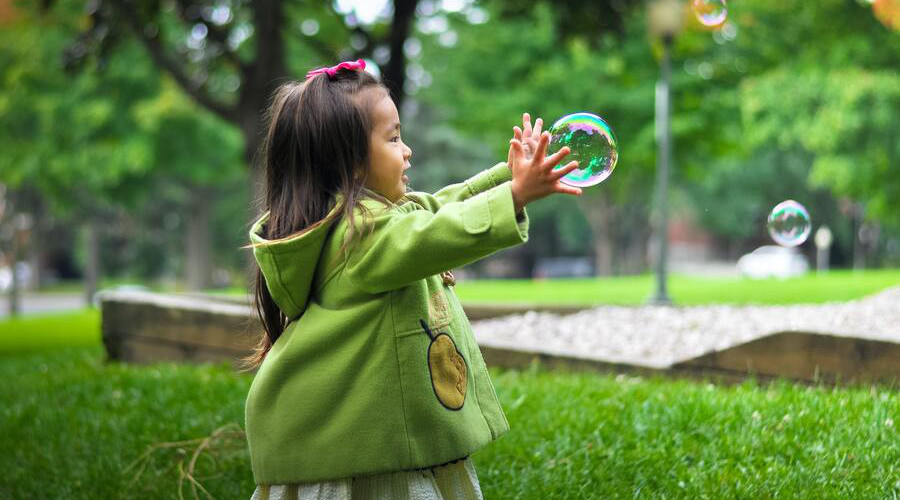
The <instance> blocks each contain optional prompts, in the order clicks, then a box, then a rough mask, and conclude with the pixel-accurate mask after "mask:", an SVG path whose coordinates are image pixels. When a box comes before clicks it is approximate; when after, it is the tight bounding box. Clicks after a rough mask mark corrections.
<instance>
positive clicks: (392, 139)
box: [391, 135, 400, 142]
mask: <svg viewBox="0 0 900 500" xmlns="http://www.w3.org/2000/svg"><path fill="white" fill-rule="evenodd" d="M399 140H400V136H399V135H395V136H394V137H391V142H397V141H399Z"/></svg>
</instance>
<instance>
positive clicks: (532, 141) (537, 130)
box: [507, 113, 544, 163]
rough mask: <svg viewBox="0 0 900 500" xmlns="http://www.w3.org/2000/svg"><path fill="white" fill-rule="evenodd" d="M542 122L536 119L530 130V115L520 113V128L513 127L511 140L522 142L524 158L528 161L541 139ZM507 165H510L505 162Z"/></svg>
mask: <svg viewBox="0 0 900 500" xmlns="http://www.w3.org/2000/svg"><path fill="white" fill-rule="evenodd" d="M543 125H544V120H542V119H540V118H538V119H537V120H535V121H534V128H531V115H529V114H528V113H522V128H519V127H513V138H514V139H518V140H520V141H522V145H524V146H525V158H526V159H528V160H530V159H531V158H533V157H534V152H535V151H536V150H537V145H538V141H540V139H541V127H542V126H543ZM507 163H510V162H509V161H507Z"/></svg>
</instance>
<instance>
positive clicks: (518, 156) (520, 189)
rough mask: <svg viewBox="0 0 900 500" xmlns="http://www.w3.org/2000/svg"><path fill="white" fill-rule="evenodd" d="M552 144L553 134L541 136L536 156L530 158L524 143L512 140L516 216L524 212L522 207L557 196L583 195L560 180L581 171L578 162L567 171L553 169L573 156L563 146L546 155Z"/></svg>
mask: <svg viewBox="0 0 900 500" xmlns="http://www.w3.org/2000/svg"><path fill="white" fill-rule="evenodd" d="M532 134H533V133H532ZM527 140H528V139H527V138H526V141H527ZM549 143H550V133H549V132H543V133H541V134H539V137H538V140H537V144H536V146H535V150H534V154H533V155H532V156H531V157H530V158H529V157H528V153H527V151H526V145H525V144H523V141H521V140H519V139H515V138H514V139H511V140H510V141H509V168H510V170H512V195H513V204H514V205H515V207H516V213H519V212H521V211H522V208H523V207H525V205H527V204H529V203H531V202H532V201H535V200H539V199H541V198H544V197H547V196H549V195H551V194H553V193H564V194H572V195H576V196H578V195H580V194H581V189H579V188H576V187H571V186H567V185H565V184H563V183H562V182H560V181H559V179H561V178H562V177H563V176H565V175H566V174H568V173H569V172H571V171H572V170H575V169H576V168H578V162H577V161H570V162H569V163H568V164H566V166H564V167H563V168H561V169H559V170H555V171H554V170H553V168H554V167H556V166H557V165H558V164H559V162H561V161H562V159H563V158H565V156H566V155H568V154H569V153H570V149H569V148H568V147H563V148H562V149H560V150H559V151H557V152H556V153H554V154H552V155H550V156H545V155H546V154H547V144H549Z"/></svg>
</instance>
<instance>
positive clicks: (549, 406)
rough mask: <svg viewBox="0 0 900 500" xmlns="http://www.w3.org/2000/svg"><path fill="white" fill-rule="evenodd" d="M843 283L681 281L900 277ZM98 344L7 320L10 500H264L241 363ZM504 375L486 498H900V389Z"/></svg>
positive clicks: (756, 288)
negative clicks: (112, 353) (138, 360)
mask: <svg viewBox="0 0 900 500" xmlns="http://www.w3.org/2000/svg"><path fill="white" fill-rule="evenodd" d="M834 276H835V278H834V279H832V278H831V277H830V276H829V277H827V278H821V279H820V278H814V277H809V278H803V279H801V280H791V281H788V282H784V283H777V282H772V283H767V282H750V283H747V282H743V283H738V284H736V285H734V287H733V289H731V291H730V292H729V291H728V290H729V289H728V286H727V285H726V284H725V281H723V280H718V281H716V282H715V283H716V284H715V285H714V286H713V288H715V289H717V290H718V292H717V293H716V294H714V295H713V294H710V293H709V292H705V291H704V287H702V286H697V283H698V280H697V279H696V278H692V279H691V280H690V281H685V282H682V283H681V285H679V280H680V278H676V279H673V283H672V284H673V286H672V292H673V294H674V295H676V297H679V295H678V293H679V290H680V292H681V293H682V294H684V295H682V296H681V298H682V299H683V300H687V297H688V294H687V292H688V291H691V290H693V293H694V295H693V297H694V300H697V301H700V302H701V303H702V301H703V300H705V301H706V302H705V303H709V302H719V301H723V302H727V301H728V300H726V299H728V298H729V297H731V298H732V300H737V299H735V298H734V297H744V299H743V300H750V301H752V300H751V299H754V298H756V299H759V298H762V299H769V300H772V301H773V302H775V297H773V296H771V295H768V293H772V294H776V293H781V295H778V300H780V301H785V302H793V301H795V300H793V299H795V298H796V297H795V295H803V296H804V298H806V299H817V300H819V301H821V300H834V299H836V298H855V297H857V296H862V295H865V294H867V293H871V292H874V291H877V290H878V289H881V288H884V287H887V286H891V285H895V284H897V280H898V277H900V273H898V272H896V271H891V272H887V271H885V272H875V273H873V272H866V273H865V274H863V275H861V276H859V275H853V274H851V273H844V274H835V275H834ZM641 280H643V281H641ZM576 283H578V282H569V283H567V284H563V283H559V282H544V283H533V284H532V283H521V282H519V283H516V282H492V283H478V282H465V283H464V284H462V283H461V284H460V287H459V288H460V290H459V292H460V295H462V296H463V297H464V299H465V298H466V295H465V294H469V293H471V294H472V295H470V296H469V300H478V299H477V293H476V292H478V293H484V294H486V297H488V298H490V297H491V296H492V294H501V293H506V294H508V295H516V294H520V295H516V296H517V297H521V298H528V297H530V296H529V295H528V294H527V293H523V292H522V291H521V290H527V289H529V287H531V290H538V289H539V290H541V294H542V295H541V297H542V300H547V301H549V300H548V299H547V298H548V297H549V298H551V299H552V298H559V297H554V296H553V295H554V294H566V293H572V292H573V290H574V289H575V288H576V287H577V286H579V285H577V284H576ZM600 283H602V284H603V286H601V285H600V284H598V283H591V282H584V283H582V285H580V286H584V287H586V288H585V289H593V290H601V289H605V287H608V286H611V284H613V283H615V284H618V285H621V286H619V288H618V289H619V293H618V294H615V295H608V296H604V297H606V299H605V300H609V301H610V302H621V301H626V302H627V301H629V300H631V301H637V302H640V301H639V300H638V299H637V297H638V296H639V295H640V290H641V287H642V286H644V285H647V283H649V278H647V277H638V278H618V279H609V280H601V281H600ZM629 283H630V288H629V285H628V284H629ZM642 283H643V284H642ZM688 285H690V286H688ZM776 285H780V286H782V287H786V289H787V290H789V291H790V293H788V292H786V291H784V290H780V289H779V288H778V286H776ZM679 286H682V287H684V288H682V289H679ZM479 287H481V288H480V290H479ZM490 287H494V288H493V290H494V291H493V292H490V291H489V290H490ZM766 287H771V290H770V292H765V293H764V290H766ZM464 288H465V289H466V290H463V289H464ZM741 289H743V292H740V290H741ZM516 290H519V291H516ZM549 290H556V291H555V292H551V291H549ZM626 290H630V291H626ZM748 290H750V291H748ZM823 290H824V291H823ZM532 293H534V292H532ZM704 293H706V295H705V298H703V297H704V295H703V294H704ZM729 293H731V294H732V295H729ZM628 294H631V295H630V296H629V295H628ZM805 294H809V295H805ZM473 296H474V297H475V298H473ZM701 299H702V300H701ZM717 299H718V300H717ZM802 301H803V302H807V301H810V302H811V301H814V300H802ZM561 302H568V301H561ZM99 332H100V315H99V312H98V311H95V310H85V311H78V312H74V313H64V314H54V315H43V316H35V317H26V318H22V319H16V320H7V321H0V377H3V379H4V380H7V381H8V383H6V384H3V385H2V386H0V449H3V450H4V451H5V453H3V454H2V455H0V470H3V471H4V473H3V474H0V498H3V499H7V498H9V499H20V498H21V499H32V498H66V499H67V500H78V499H103V498H117V499H118V498H122V499H130V498H134V499H155V498H159V499H171V498H178V496H179V494H178V492H179V488H180V491H181V492H182V493H183V494H184V495H185V497H186V498H195V496H194V495H193V492H192V489H191V485H192V484H194V487H195V488H196V492H197V495H198V496H197V497H196V498H208V497H206V496H205V494H204V493H203V491H202V490H201V488H204V489H206V490H208V491H209V493H210V494H211V495H212V497H214V498H217V499H232V498H235V499H238V498H249V496H250V493H251V492H252V491H253V487H254V485H253V483H252V477H251V474H250V468H249V466H250V464H249V458H248V455H247V450H246V443H245V441H244V439H243V435H242V432H241V428H242V426H243V406H244V398H245V396H246V393H247V389H248V387H249V384H250V381H251V377H250V376H249V375H240V374H234V373H232V372H231V371H230V369H229V367H228V366H227V364H225V363H222V364H207V365H178V364H173V363H161V364H155V365H150V366H142V365H129V364H122V363H107V362H105V361H104V359H105V356H104V352H103V350H102V347H101V345H100V333H99ZM491 376H492V378H493V379H494V382H495V386H496V388H497V392H498V395H499V397H500V400H501V403H502V404H503V407H504V409H505V410H506V413H507V417H508V419H509V421H510V425H511V427H512V430H511V432H510V433H509V434H507V435H505V436H504V437H502V438H501V439H500V440H499V441H497V442H496V443H493V444H491V445H489V446H487V447H486V448H484V449H482V450H479V451H478V452H477V453H475V454H474V455H473V456H472V458H473V461H474V462H475V465H476V468H477V470H478V473H479V477H480V480H481V486H482V489H483V491H484V496H485V498H487V499H532V498H533V499H545V498H554V499H557V498H558V499H567V498H572V499H576V498H577V499H581V498H589V499H590V498H604V499H605V498H623V499H624V498H651V499H653V498H667V499H668V498H676V499H677V498H684V499H695V498H709V499H720V498H726V499H731V498H741V499H756V498H759V499H764V498H765V499H767V498H776V497H777V498H791V499H794V498H797V499H832V498H833V499H847V498H854V499H855V498H860V499H885V498H898V497H900V472H898V467H897V464H898V463H900V436H898V434H897V425H900V401H898V397H897V394H898V391H897V385H896V382H895V384H893V385H876V386H851V387H836V388H833V387H827V386H811V387H810V386H804V385H798V384H793V383H789V382H786V381H777V382H774V383H757V382H755V381H753V380H750V381H747V382H745V383H742V384H739V385H732V386H723V385H715V384H710V383H705V382H697V381H686V380H671V379H666V378H649V379H648V378H635V377H626V376H623V375H618V376H616V375H607V374H592V373H565V372H547V371H545V370H544V369H543V368H542V367H541V366H540V365H533V367H532V368H531V369H528V370H499V369H496V368H492V369H491ZM218 433H221V434H218ZM214 435H215V436H217V437H215V439H209V440H205V441H204V438H205V437H209V436H214ZM198 449H199V450H200V452H198V453H196V455H195V452H196V451H197V450H198ZM192 460H194V461H193V462H192ZM192 463H193V466H192V465H191V464H192ZM192 478H193V479H195V480H196V481H197V483H191V479H192ZM198 485H199V486H198Z"/></svg>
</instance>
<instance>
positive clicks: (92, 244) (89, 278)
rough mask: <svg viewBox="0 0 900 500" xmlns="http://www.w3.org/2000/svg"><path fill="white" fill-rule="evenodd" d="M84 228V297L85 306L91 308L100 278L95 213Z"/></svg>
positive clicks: (98, 234)
mask: <svg viewBox="0 0 900 500" xmlns="http://www.w3.org/2000/svg"><path fill="white" fill-rule="evenodd" d="M85 230H86V232H87V234H86V238H85V263H84V294H85V296H84V298H85V302H86V303H87V306H88V307H89V308H93V307H94V300H93V299H94V294H95V293H97V285H98V282H99V280H100V229H99V227H98V222H97V217H96V216H95V215H91V216H90V218H89V219H88V222H87V225H86V227H85Z"/></svg>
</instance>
